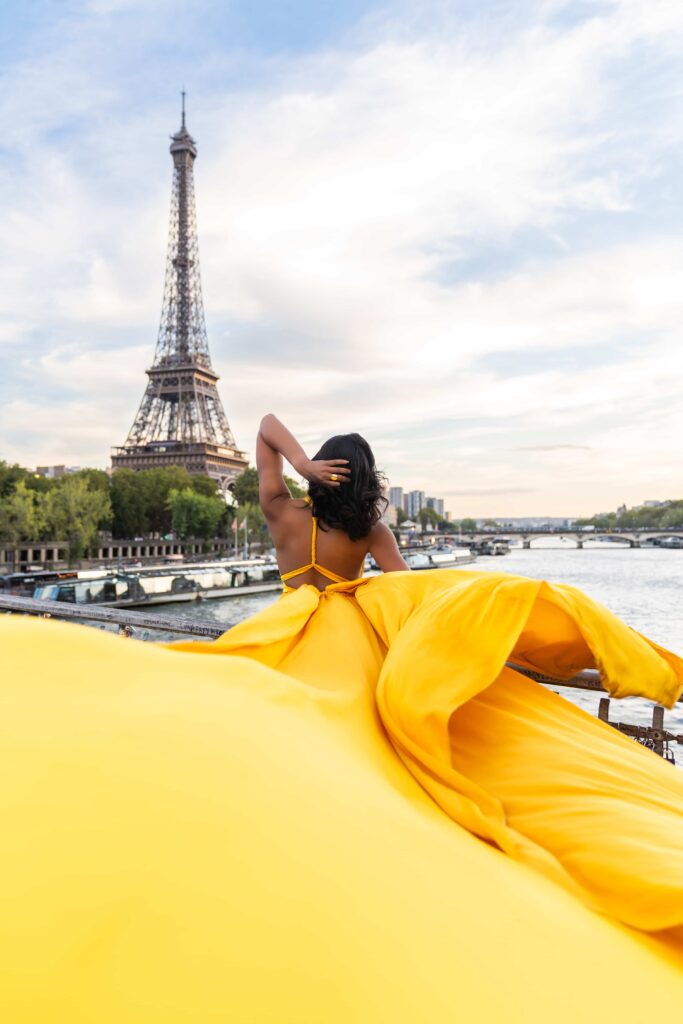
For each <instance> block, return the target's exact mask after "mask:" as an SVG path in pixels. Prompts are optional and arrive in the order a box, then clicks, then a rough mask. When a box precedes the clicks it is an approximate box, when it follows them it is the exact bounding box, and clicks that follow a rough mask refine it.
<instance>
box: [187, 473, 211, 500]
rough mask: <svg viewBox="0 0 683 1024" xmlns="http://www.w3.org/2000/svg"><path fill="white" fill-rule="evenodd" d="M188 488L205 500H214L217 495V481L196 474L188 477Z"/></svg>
mask: <svg viewBox="0 0 683 1024" xmlns="http://www.w3.org/2000/svg"><path fill="white" fill-rule="evenodd" d="M190 486H191V487H192V490H193V491H196V492H197V494H203V495H205V496H206V497H207V498H215V497H216V496H217V495H218V481H217V480H214V478H213V477H211V476H203V475H202V474H201V473H198V474H197V475H196V476H192V477H190Z"/></svg>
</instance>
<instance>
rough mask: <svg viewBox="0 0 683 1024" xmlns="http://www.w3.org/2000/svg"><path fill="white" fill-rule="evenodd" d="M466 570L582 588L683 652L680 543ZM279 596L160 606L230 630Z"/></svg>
mask: <svg viewBox="0 0 683 1024" xmlns="http://www.w3.org/2000/svg"><path fill="white" fill-rule="evenodd" d="M536 545H538V546H536ZM468 568H472V569H478V570H483V571H491V572H509V573H515V574H518V575H520V576H529V577H532V578H533V579H548V580H550V581H555V582H559V583H570V584H572V586H575V587H580V589H581V590H583V591H585V593H586V594H588V595H589V596H590V597H592V598H594V599H595V600H597V601H600V602H601V603H602V604H604V605H606V606H607V607H608V608H610V609H611V610H612V611H613V612H615V613H616V614H617V615H618V616H619V617H620V618H622V619H623V620H624V621H625V622H626V623H628V625H629V626H632V627H633V628H634V629H637V630H638V632H640V633H644V634H645V635H646V636H649V637H650V638H651V639H652V640H655V641H657V643H659V644H662V645H663V646H665V647H668V648H669V649H670V650H672V651H675V652H676V653H677V654H681V655H683V549H681V550H670V551H662V550H660V549H658V548H638V549H630V548H625V547H624V548H622V547H621V546H619V545H616V544H606V543H602V544H600V543H597V542H596V543H593V544H591V543H589V544H587V546H586V547H584V548H583V550H578V549H577V548H575V547H574V546H573V544H572V542H571V541H567V542H566V543H565V544H563V543H562V542H561V541H560V540H559V538H548V539H547V540H546V539H541V540H537V541H535V542H534V547H532V548H531V549H530V550H527V551H524V550H522V549H521V548H518V547H513V548H512V549H511V551H510V554H509V555H505V556H502V557H496V558H494V557H480V558H478V559H477V561H476V562H475V563H473V564H472V565H471V566H469V567H468ZM277 598H278V594H277V593H273V594H263V595H260V596H258V595H254V596H252V597H243V598H228V599H227V600H221V601H206V602H203V603H201V604H197V603H195V602H192V603H188V604H177V605H168V606H166V607H163V608H159V609H158V611H159V614H166V615H169V616H173V615H187V616H191V617H193V618H197V619H203V620H212V621H216V622H219V623H221V624H224V625H225V627H226V629H227V628H228V627H229V626H232V625H234V624H235V623H237V622H240V621H241V620H242V619H244V618H246V617H247V616H249V615H253V614H254V612H256V611H258V610H259V609H260V608H264V607H266V605H269V604H271V603H272V602H273V601H275V600H277ZM562 693H563V695H564V696H566V697H568V698H569V699H570V700H573V701H575V702H576V703H577V704H580V705H581V706H582V707H584V708H586V709H587V710H589V711H591V712H592V713H596V712H597V705H598V700H599V697H598V696H597V695H595V694H593V693H583V692H581V691H575V690H563V691H562ZM610 716H611V717H612V718H614V719H616V720H619V721H624V722H640V723H642V724H649V723H650V721H651V705H649V704H648V703H647V702H645V701H641V700H638V699H628V700H624V701H618V702H614V701H613V702H612V705H611V708H610ZM664 721H665V725H666V727H667V728H668V729H669V730H670V731H671V732H675V733H682V732H683V705H680V704H679V705H678V706H677V709H676V710H674V711H668V712H667V713H666V715H665V719H664ZM673 749H674V753H675V754H676V760H677V762H678V764H679V765H683V747H681V746H677V745H674V748H673Z"/></svg>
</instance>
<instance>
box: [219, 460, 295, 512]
mask: <svg viewBox="0 0 683 1024" xmlns="http://www.w3.org/2000/svg"><path fill="white" fill-rule="evenodd" d="M285 483H286V485H287V487H288V488H289V491H290V494H291V495H292V497H293V498H303V497H304V496H305V494H306V492H305V491H304V489H303V488H302V487H299V485H298V483H297V482H296V481H295V480H292V478H291V477H289V476H285ZM231 490H232V493H233V496H234V498H235V501H236V502H237V504H238V505H239V506H242V505H258V503H259V497H258V473H257V471H256V470H255V469H254V467H253V466H248V467H247V469H245V470H243V472H242V473H240V475H239V476H238V477H237V479H236V480H235V483H234V484H233V486H232V488H231Z"/></svg>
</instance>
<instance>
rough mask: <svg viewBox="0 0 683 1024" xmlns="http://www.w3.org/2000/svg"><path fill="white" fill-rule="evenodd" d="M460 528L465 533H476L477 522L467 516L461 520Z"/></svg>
mask: <svg viewBox="0 0 683 1024" xmlns="http://www.w3.org/2000/svg"><path fill="white" fill-rule="evenodd" d="M460 529H461V530H462V531H463V533H476V530H477V524H476V522H475V521H474V519H470V518H469V517H467V518H465V519H461V520H460Z"/></svg>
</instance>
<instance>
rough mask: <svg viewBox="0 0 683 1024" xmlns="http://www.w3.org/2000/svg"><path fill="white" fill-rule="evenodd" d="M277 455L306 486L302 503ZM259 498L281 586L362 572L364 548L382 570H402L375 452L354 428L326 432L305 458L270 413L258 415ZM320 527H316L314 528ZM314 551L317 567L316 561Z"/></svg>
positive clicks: (322, 583)
mask: <svg viewBox="0 0 683 1024" xmlns="http://www.w3.org/2000/svg"><path fill="white" fill-rule="evenodd" d="M283 457H284V458H285V459H287V461H288V462H289V464H290V465H291V466H293V467H294V469H295V470H296V471H297V473H299V475H300V476H302V477H304V478H305V479H306V480H308V482H309V484H310V489H309V497H308V499H307V500H306V501H301V500H298V499H293V498H292V495H291V494H290V491H289V488H288V487H287V484H286V482H285V478H284V475H283ZM256 468H257V470H258V475H259V499H260V502H261V508H262V510H263V514H264V515H265V517H266V520H267V522H268V529H269V531H270V535H271V537H272V539H273V543H274V544H275V550H276V551H277V558H278V564H279V566H280V570H281V573H282V579H283V580H284V581H287V580H290V579H291V580H294V579H295V578H296V583H295V584H289V585H288V587H287V588H286V589H294V588H296V587H297V586H301V585H302V584H304V583H307V584H312V585H313V586H316V587H318V588H319V589H325V587H326V586H327V585H328V583H329V582H330V580H332V582H333V583H340V582H343V581H344V580H352V579H356V578H358V577H360V576H361V575H362V566H363V562H364V559H365V556H366V555H367V554H368V553H370V554H371V555H372V557H373V558H374V560H375V562H376V563H377V565H378V566H379V568H380V569H382V571H383V572H392V571H395V570H397V569H407V568H408V566H407V565H406V563H405V561H404V560H403V558H402V557H401V554H400V552H399V550H398V545H397V544H396V539H395V537H394V535H393V533H392V532H391V530H390V529H389V527H388V526H387V525H386V524H385V523H383V522H381V513H382V506H383V505H384V507H386V500H385V499H384V498H383V497H382V489H381V482H380V478H379V475H378V473H377V469H376V467H375V457H374V455H373V454H372V450H371V449H370V445H369V444H368V443H367V441H366V440H365V439H364V438H362V437H361V436H360V435H359V434H344V435H342V436H339V437H332V438H330V439H329V440H328V441H326V442H325V444H324V445H323V446H322V448H321V449H320V451H319V452H318V453H317V454H316V455H314V456H313V458H312V459H309V458H307V457H306V453H305V452H304V450H303V448H302V447H301V445H300V444H299V442H298V441H297V440H296V438H295V437H294V436H293V435H292V434H291V433H290V432H289V430H288V429H287V428H286V427H285V426H284V424H283V423H280V421H279V420H278V419H277V417H275V416H273V415H272V414H269V415H267V416H264V417H263V419H262V420H261V425H260V428H259V432H258V436H257V438H256ZM318 527H320V529H318ZM318 553H320V557H321V561H322V563H323V565H328V566H331V567H333V569H334V570H335V571H331V570H330V569H329V568H328V569H325V568H322V567H321V566H319V565H318V564H317V560H316V554H318Z"/></svg>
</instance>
